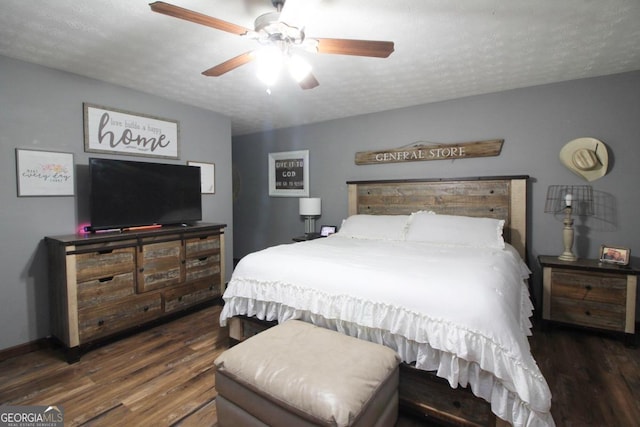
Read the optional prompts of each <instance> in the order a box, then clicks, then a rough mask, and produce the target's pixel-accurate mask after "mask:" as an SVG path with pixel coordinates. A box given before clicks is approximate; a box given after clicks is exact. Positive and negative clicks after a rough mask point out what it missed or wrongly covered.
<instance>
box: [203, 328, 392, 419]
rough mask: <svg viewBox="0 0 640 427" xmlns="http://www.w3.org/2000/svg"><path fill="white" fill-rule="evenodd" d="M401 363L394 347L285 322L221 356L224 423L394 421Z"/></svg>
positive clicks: (218, 402)
mask: <svg viewBox="0 0 640 427" xmlns="http://www.w3.org/2000/svg"><path fill="white" fill-rule="evenodd" d="M399 363H400V358H399V356H398V355H397V354H396V353H395V352H394V351H393V350H391V349H389V348H387V347H384V346H381V345H378V344H374V343H370V342H368V341H363V340H359V339H357V338H352V337H348V336H346V335H342V334H340V333H338V332H334V331H330V330H328V329H323V328H319V327H317V326H314V325H311V324H309V323H305V322H301V321H298V320H289V321H286V322H284V323H282V324H280V325H278V326H274V327H273V328H270V329H267V330H266V331H264V332H261V333H259V334H258V335H255V336H253V337H251V338H249V339H247V340H245V341H243V342H242V343H240V344H238V345H236V346H234V347H232V348H230V349H228V350H226V351H225V352H224V353H222V354H221V355H220V356H219V357H218V358H217V359H216V361H215V365H216V390H217V391H218V396H217V397H216V409H217V414H218V424H219V425H220V427H226V426H286V427H290V426H296V427H298V426H318V425H320V426H358V427H361V426H367V427H371V426H380V427H381V426H393V425H394V424H395V422H396V420H397V416H398V391H397V390H398V376H399V374H398V365H399Z"/></svg>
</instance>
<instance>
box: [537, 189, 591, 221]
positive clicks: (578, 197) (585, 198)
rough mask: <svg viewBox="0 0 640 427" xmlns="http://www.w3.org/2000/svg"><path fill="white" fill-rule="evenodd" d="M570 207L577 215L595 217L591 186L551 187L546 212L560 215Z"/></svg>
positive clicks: (545, 207) (548, 192)
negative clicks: (559, 213)
mask: <svg viewBox="0 0 640 427" xmlns="http://www.w3.org/2000/svg"><path fill="white" fill-rule="evenodd" d="M566 207H570V208H571V209H572V211H573V213H574V214H575V215H578V216H583V215H584V216H590V215H593V191H592V189H591V186H589V185H550V186H549V188H548V189H547V200H546V202H545V206H544V211H545V212H547V213H558V212H562V211H564V209H565V208H566Z"/></svg>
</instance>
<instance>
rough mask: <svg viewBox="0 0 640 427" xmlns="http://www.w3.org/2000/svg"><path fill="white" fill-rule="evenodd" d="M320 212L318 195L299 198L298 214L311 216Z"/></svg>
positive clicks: (320, 205) (320, 202)
mask: <svg viewBox="0 0 640 427" xmlns="http://www.w3.org/2000/svg"><path fill="white" fill-rule="evenodd" d="M321 213H322V200H321V199H320V198H319V197H307V198H302V199H300V215H302V216H313V215H320V214H321Z"/></svg>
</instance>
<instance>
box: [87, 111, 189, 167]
mask: <svg viewBox="0 0 640 427" xmlns="http://www.w3.org/2000/svg"><path fill="white" fill-rule="evenodd" d="M82 105H83V119H84V151H85V152H87V153H107V154H123V155H127V156H142V157H158V158H164V159H179V158H180V146H179V144H180V141H179V134H180V123H179V122H178V121H177V120H170V119H164V118H160V117H155V116H150V115H147V114H140V113H132V112H129V111H125V110H119V109H116V108H111V107H103V106H99V105H94V104H89V103H86V102H85V103H83V104H82Z"/></svg>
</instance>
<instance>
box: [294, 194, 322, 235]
mask: <svg viewBox="0 0 640 427" xmlns="http://www.w3.org/2000/svg"><path fill="white" fill-rule="evenodd" d="M299 211H300V216H303V217H305V218H304V232H305V234H306V235H310V234H314V233H315V232H316V218H315V217H316V216H320V213H321V212H322V200H321V199H320V198H319V197H307V198H302V199H300V206H299Z"/></svg>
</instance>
